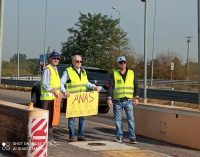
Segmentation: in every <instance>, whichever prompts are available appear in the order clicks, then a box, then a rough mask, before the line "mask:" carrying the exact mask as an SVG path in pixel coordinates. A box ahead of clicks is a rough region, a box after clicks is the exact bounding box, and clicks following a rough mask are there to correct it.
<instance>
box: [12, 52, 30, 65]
mask: <svg viewBox="0 0 200 157" xmlns="http://www.w3.org/2000/svg"><path fill="white" fill-rule="evenodd" d="M17 60H18V55H17V53H16V54H14V55H13V56H12V57H11V58H10V62H13V63H17ZM26 61H27V56H26V55H25V54H21V53H19V62H20V63H25V62H26Z"/></svg>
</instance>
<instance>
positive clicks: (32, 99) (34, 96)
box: [31, 91, 37, 106]
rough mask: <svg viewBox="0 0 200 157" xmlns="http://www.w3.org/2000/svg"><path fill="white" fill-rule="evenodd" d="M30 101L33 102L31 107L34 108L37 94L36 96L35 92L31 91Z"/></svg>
mask: <svg viewBox="0 0 200 157" xmlns="http://www.w3.org/2000/svg"><path fill="white" fill-rule="evenodd" d="M31 101H32V102H33V105H34V106H35V105H36V103H37V94H36V92H35V91H33V92H32V93H31Z"/></svg>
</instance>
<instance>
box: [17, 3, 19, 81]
mask: <svg viewBox="0 0 200 157" xmlns="http://www.w3.org/2000/svg"><path fill="white" fill-rule="evenodd" d="M17 19H18V20H17V80H19V0H18V16H17Z"/></svg>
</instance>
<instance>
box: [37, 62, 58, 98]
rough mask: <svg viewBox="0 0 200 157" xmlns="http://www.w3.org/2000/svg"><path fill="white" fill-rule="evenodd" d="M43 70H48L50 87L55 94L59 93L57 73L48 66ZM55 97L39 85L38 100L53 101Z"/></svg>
mask: <svg viewBox="0 0 200 157" xmlns="http://www.w3.org/2000/svg"><path fill="white" fill-rule="evenodd" d="M45 68H48V69H49V71H50V86H51V87H52V88H54V89H56V92H58V93H60V76H59V74H58V71H57V70H55V68H54V67H53V66H52V65H51V64H49V65H47V66H46V67H45ZM54 99H55V96H54V94H53V93H51V92H48V91H46V90H45V89H44V88H43V86H42V85H41V95H40V100H54Z"/></svg>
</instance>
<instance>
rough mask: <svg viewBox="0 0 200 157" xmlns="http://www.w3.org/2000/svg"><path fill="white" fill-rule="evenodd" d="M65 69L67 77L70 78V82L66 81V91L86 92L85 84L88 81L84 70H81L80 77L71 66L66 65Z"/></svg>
mask: <svg viewBox="0 0 200 157" xmlns="http://www.w3.org/2000/svg"><path fill="white" fill-rule="evenodd" d="M66 71H67V73H68V77H69V79H70V80H71V82H69V83H66V88H67V91H68V92H70V93H79V92H86V85H87V83H88V78H87V74H86V71H85V70H83V71H82V72H81V78H80V77H79V76H78V74H77V72H76V70H75V69H73V68H72V67H68V68H67V69H66Z"/></svg>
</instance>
